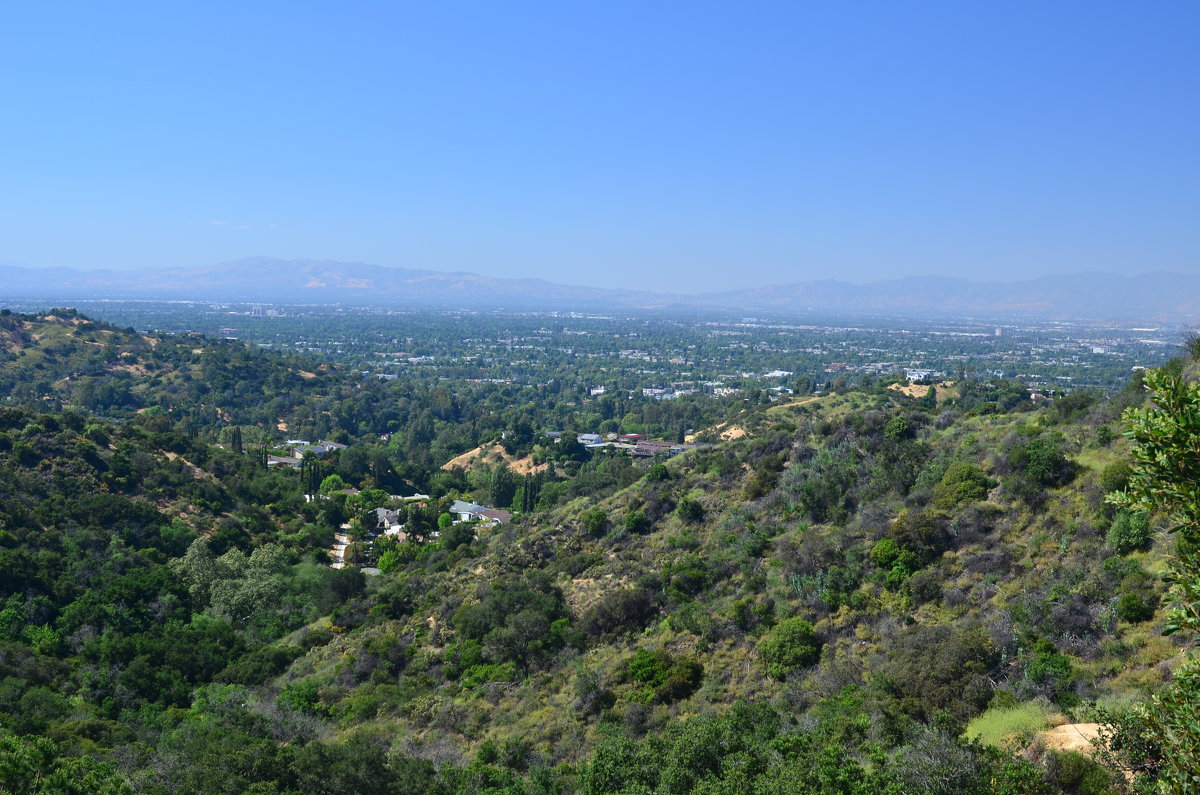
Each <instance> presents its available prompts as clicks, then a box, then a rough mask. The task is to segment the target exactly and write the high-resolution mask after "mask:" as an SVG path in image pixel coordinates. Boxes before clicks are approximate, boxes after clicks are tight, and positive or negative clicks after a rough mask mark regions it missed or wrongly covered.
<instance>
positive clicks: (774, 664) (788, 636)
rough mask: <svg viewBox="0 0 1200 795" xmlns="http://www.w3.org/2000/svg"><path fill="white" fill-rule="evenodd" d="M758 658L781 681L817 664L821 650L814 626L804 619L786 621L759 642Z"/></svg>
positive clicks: (777, 625) (788, 619)
mask: <svg viewBox="0 0 1200 795" xmlns="http://www.w3.org/2000/svg"><path fill="white" fill-rule="evenodd" d="M758 655H759V657H761V658H762V660H763V662H764V663H766V666H767V673H769V674H770V675H771V676H773V677H775V678H777V679H779V678H782V677H783V676H785V675H787V673H788V672H789V671H794V670H796V669H797V668H806V667H808V666H810V665H812V664H814V663H815V662H816V661H817V659H818V658H819V657H820V656H821V647H820V644H819V643H818V642H817V638H816V635H815V634H814V632H813V627H812V624H810V623H808V622H807V621H805V620H804V619H802V618H785V619H784V620H783V621H780V622H779V623H778V624H776V625H775V627H774V628H772V629H771V631H770V632H768V633H767V634H766V635H764V636H763V638H762V640H760V641H759V643H758Z"/></svg>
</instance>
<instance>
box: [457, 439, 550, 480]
mask: <svg viewBox="0 0 1200 795" xmlns="http://www.w3.org/2000/svg"><path fill="white" fill-rule="evenodd" d="M480 459H489V460H492V461H495V460H499V461H503V462H504V464H505V465H506V466H507V467H508V468H509V469H511V470H512V471H513V473H514V474H517V475H532V474H535V473H537V472H545V471H546V470H547V469H549V468H550V465H549V464H534V463H533V458H532V457H530V456H526V457H525V458H513V457H512V456H511V455H509V454H508V453H506V452H505V451H504V448H503V447H501V446H500V445H498V444H494V445H492V446H491V447H487V448H485V447H482V446H480V447H476V448H475V449H474V450H468V451H467V452H465V453H463V454H462V455H458V456H455V457H454V458H451V459H450V460H449V461H447V462H446V463H444V464H442V469H445V470H451V469H454V468H455V467H459V468H460V469H470V468H471V467H472V465H474V464H475V462H476V461H479V460H480Z"/></svg>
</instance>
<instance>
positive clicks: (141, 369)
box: [112, 364, 150, 376]
mask: <svg viewBox="0 0 1200 795" xmlns="http://www.w3.org/2000/svg"><path fill="white" fill-rule="evenodd" d="M112 369H113V370H117V371H119V372H122V373H129V374H130V375H139V376H140V375H149V373H150V371H149V370H147V369H146V368H145V366H143V365H140V364H115V365H113V366H112Z"/></svg>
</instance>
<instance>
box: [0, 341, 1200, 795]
mask: <svg viewBox="0 0 1200 795" xmlns="http://www.w3.org/2000/svg"><path fill="white" fill-rule="evenodd" d="M23 322H24V321H23ZM69 325H70V327H71V328H75V329H79V328H80V326H76V325H73V324H69ZM114 333H116V332H114ZM162 344H163V343H160V344H159V347H161V346H162ZM255 355H256V356H264V357H265V358H264V362H265V364H264V366H266V367H269V368H274V369H279V370H280V371H281V372H282V371H283V370H286V368H287V366H288V365H287V362H286V361H285V360H282V359H276V358H273V357H272V356H269V355H265V354H255ZM20 358H22V357H20V356H18V359H20ZM10 364H12V362H10ZM34 369H35V370H37V368H34ZM148 369H149V368H148ZM39 372H40V371H39ZM175 372H178V371H175ZM139 377H141V376H139ZM297 377H299V378H301V379H303V380H304V381H305V382H309V381H311V380H312V379H308V378H305V377H304V376H297ZM329 377H330V379H331V383H332V382H333V380H335V379H336V378H337V377H338V376H337V374H336V373H331V374H330V376H329ZM235 381H236V382H237V383H240V380H238V379H235ZM139 383H141V382H139V381H135V386H136V385H137V384H139ZM347 389H348V391H347V396H348V397H347V399H348V400H354V399H355V398H354V394H355V392H354V389H353V387H351V386H348V387H347ZM162 391H169V390H162ZM154 393H155V394H159V393H160V390H158V389H157V388H156V389H155V390H154ZM331 394H332V393H331ZM1028 398H1029V396H1028V393H1027V392H1023V391H1022V390H1021V388H1020V386H1019V385H1016V384H1014V383H1011V382H1000V383H996V384H985V383H976V382H971V383H966V384H962V385H960V387H959V389H958V390H957V396H956V397H954V398H952V399H947V400H944V401H943V402H942V403H940V404H937V403H935V402H934V401H932V400H921V399H919V398H911V397H908V396H906V395H903V394H901V393H899V392H896V391H893V390H887V389H867V390H862V391H852V392H848V393H846V394H842V395H834V396H827V397H823V398H821V399H819V400H816V401H808V402H804V403H799V402H797V403H794V404H783V405H780V404H776V405H773V406H748V407H747V408H746V409H745V411H744V413H743V414H742V415H740V416H737V417H731V418H729V419H730V420H731V421H733V422H735V423H736V424H737V425H738V426H739V427H742V428H745V429H746V431H747V435H746V436H745V437H743V438H740V439H736V440H733V441H727V442H718V443H715V444H712V445H711V446H709V447H706V448H703V449H698V450H692V451H689V452H687V453H685V454H684V455H682V456H679V457H677V458H675V459H673V460H671V461H669V462H666V463H661V462H660V463H655V464H652V465H648V466H645V467H643V468H631V465H629V464H626V463H620V464H618V463H616V460H615V459H614V461H613V462H590V463H586V464H582V465H580V466H578V467H576V468H575V469H573V470H572V471H573V475H572V477H573V478H574V480H567V481H564V482H563V483H564V485H562V486H559V487H557V490H556V491H555V498H554V499H553V500H548V501H547V502H545V503H543V504H542V507H541V508H540V509H538V510H533V511H530V512H527V513H525V514H524V515H522V516H520V517H519V518H518V519H517V521H515V522H514V523H512V524H509V525H503V526H500V527H498V528H495V529H480V530H479V532H478V537H477V538H476V537H475V533H474V532H473V531H470V530H467V531H465V532H464V530H463V528H462V527H461V526H458V525H455V526H454V529H451V528H449V527H447V526H446V525H443V526H442V531H443V532H442V533H441V534H440V535H439V536H436V537H432V538H431V540H428V541H424V542H420V543H418V542H416V541H406V542H399V543H398V542H396V541H394V540H390V539H385V538H383V537H381V538H379V539H378V540H376V541H375V549H374V550H373V552H374V554H376V555H377V557H378V560H379V566H380V568H381V569H382V570H383V571H382V573H380V574H378V575H375V576H370V577H368V576H364V575H363V574H362V573H361V572H360V571H358V570H357V569H353V568H350V569H343V570H333V569H331V568H329V567H328V565H327V558H326V553H325V550H326V549H327V548H328V546H329V544H330V542H331V540H332V535H333V532H334V530H335V528H337V526H338V525H339V524H341V523H343V522H346V521H349V522H350V523H351V526H352V527H354V528H358V527H360V524H359V523H360V522H361V521H362V519H363V514H364V512H365V511H366V510H368V509H369V508H371V507H374V506H373V505H371V504H368V503H369V500H370V499H372V498H373V496H372V495H373V494H382V496H383V497H384V498H386V492H374V491H372V489H371V488H370V487H371V486H373V485H377V484H376V483H375V480H374V479H375V478H376V475H377V472H378V471H377V470H372V468H371V467H369V466H363V467H361V468H354V469H342V470H341V471H342V472H343V474H344V477H345V478H346V481H347V482H348V483H350V484H352V485H357V486H360V487H362V489H363V491H362V494H360V495H352V496H351V497H346V496H344V495H337V494H331V493H328V492H326V493H318V494H310V495H309V497H310V498H306V496H305V492H308V491H311V490H310V489H309V488H308V485H307V484H306V482H305V480H304V479H303V478H304V476H303V475H302V474H301V473H297V472H290V471H267V470H266V469H265V468H264V467H263V465H262V459H261V457H260V456H259V455H258V454H257V453H256V452H255V451H253V450H243V451H241V452H238V451H235V450H233V449H222V448H217V447H214V446H213V444H212V443H211V442H212V439H213V437H211V436H209V435H208V434H207V433H206V432H205V431H204V430H203V428H196V427H190V426H188V425H187V424H186V422H175V421H173V420H171V419H169V417H170V413H169V412H168V413H167V415H168V419H155V417H154V416H153V413H152V412H143V413H142V414H137V413H133V414H131V415H129V417H128V419H129V421H127V422H125V423H123V424H112V423H110V422H106V421H102V420H98V419H96V418H94V417H88V416H86V415H85V414H84V413H82V410H75V409H69V410H63V411H60V410H55V411H50V412H39V411H33V410H29V409H22V408H5V409H0V517H2V520H3V527H2V532H0V548H2V549H0V558H2V559H3V566H0V598H3V599H4V608H3V610H2V611H0V634H2V639H0V651H2V653H0V668H2V669H3V671H2V674H0V676H2V678H0V723H2V724H3V727H4V732H5V733H4V734H3V735H2V736H0V744H2V746H3V747H2V748H0V753H2V754H3V755H4V759H5V760H6V764H7V766H6V767H4V768H3V771H4V772H3V773H2V775H3V776H4V778H3V786H5V787H8V788H12V789H19V788H20V787H25V788H26V789H27V790H28V789H29V784H28V782H29V781H35V780H36V781H50V780H53V781H57V782H65V783H61V785H57V784H56V785H55V786H57V787H58V790H57V791H72V788H74V791H101V790H102V789H103V788H104V787H109V788H110V789H112V791H121V790H122V789H123V788H132V789H133V790H134V791H139V792H245V791H260V792H374V791H379V792H512V793H518V792H530V793H533V792H547V793H549V792H564V793H565V792H586V793H600V792H650V791H653V792H681V793H682V792H714V793H715V792H721V793H743V792H744V793H769V792H781V793H782V792H822V793H825V792H828V793H834V792H837V793H841V792H847V793H849V792H854V793H859V792H861V793H867V792H872V793H874V792H897V793H901V792H904V793H907V792H945V793H952V792H981V793H982V792H988V793H993V792H1010V793H1024V792H1059V791H1062V792H1106V791H1114V792H1115V791H1119V790H1120V788H1121V787H1123V786H1125V784H1124V783H1123V779H1122V778H1121V777H1119V776H1116V775H1113V774H1111V773H1110V772H1108V771H1106V770H1104V769H1102V768H1100V767H1099V766H1097V765H1095V764H1094V763H1092V762H1090V761H1089V760H1088V759H1087V758H1085V757H1083V756H1080V755H1072V754H1070V753H1056V752H1054V751H1050V750H1045V749H1043V748H1041V747H1040V746H1039V744H1038V742H1037V740H1036V737H1035V735H1036V732H1037V731H1038V730H1039V729H1040V728H1042V727H1044V726H1047V725H1049V724H1050V723H1051V722H1054V721H1056V720H1065V719H1066V718H1065V717H1064V718H1056V717H1055V716H1056V715H1062V716H1067V715H1078V716H1086V714H1087V713H1086V711H1085V707H1086V705H1087V704H1088V703H1090V702H1099V703H1100V704H1102V705H1103V706H1105V707H1107V708H1109V709H1111V710H1114V711H1116V712H1118V713H1119V712H1120V711H1121V710H1122V709H1124V708H1125V707H1127V706H1128V705H1129V704H1130V703H1132V702H1134V701H1137V700H1140V699H1143V698H1145V697H1146V696H1147V695H1148V694H1149V693H1151V692H1153V691H1155V690H1156V689H1157V688H1158V687H1159V686H1160V685H1161V683H1162V682H1163V680H1164V677H1165V676H1166V674H1167V673H1168V672H1169V670H1170V669H1171V668H1172V667H1173V666H1174V665H1175V663H1176V662H1177V661H1178V660H1179V658H1180V653H1179V648H1178V646H1177V645H1176V644H1175V643H1174V642H1173V641H1171V640H1170V639H1167V638H1163V637H1161V636H1160V634H1159V626H1160V624H1161V611H1160V609H1159V601H1160V598H1161V594H1162V585H1161V583H1159V582H1158V580H1157V578H1156V576H1155V572H1157V571H1158V569H1159V568H1161V560H1162V556H1163V555H1164V553H1165V552H1166V551H1167V549H1168V543H1169V542H1168V540H1167V539H1166V538H1165V537H1164V536H1163V535H1162V534H1160V533H1157V532H1156V527H1157V525H1156V520H1153V519H1150V518H1147V517H1144V516H1140V515H1138V514H1134V513H1129V512H1127V511H1124V510H1121V511H1118V510H1115V509H1113V508H1112V507H1109V506H1107V505H1106V504H1105V503H1104V500H1103V495H1104V494H1105V493H1106V492H1108V491H1112V490H1114V489H1120V488H1122V487H1123V486H1124V484H1125V482H1126V480H1127V479H1128V477H1129V470H1128V466H1127V465H1126V464H1125V463H1124V460H1125V459H1126V458H1127V450H1126V448H1125V445H1126V442H1125V441H1124V440H1123V439H1122V438H1121V437H1120V436H1119V431H1120V426H1119V423H1118V415H1119V413H1120V411H1121V409H1122V408H1124V407H1126V406H1129V405H1134V404H1137V403H1138V402H1140V400H1141V399H1142V392H1141V390H1140V388H1139V387H1138V385H1137V384H1133V385H1131V387H1130V388H1129V389H1128V390H1126V391H1125V392H1123V393H1121V394H1119V395H1117V396H1115V397H1114V398H1112V399H1111V400H1105V399H1097V398H1093V397H1090V396H1087V395H1073V396H1069V397H1067V398H1063V399H1060V400H1059V401H1058V402H1056V403H1053V404H1051V403H1049V402H1044V401H1043V402H1040V403H1035V402H1032V401H1030V400H1029V399H1028ZM306 399H307V398H306ZM327 399H328V400H329V401H330V402H329V403H328V408H327V409H326V410H328V411H330V412H331V414H334V415H336V414H337V413H338V412H339V411H342V410H344V407H343V406H342V404H341V403H339V402H338V401H337V398H336V395H334V396H327ZM416 399H417V398H415V397H414V400H416ZM421 399H422V400H423V399H424V398H421ZM458 399H459V398H457V397H455V396H451V402H453V401H455V400H458ZM420 408H421V410H426V409H429V410H432V409H430V407H428V406H424V405H422V406H421V407H420ZM146 414H151V416H150V417H146ZM370 435H371V434H370V433H369V432H368V431H366V430H364V437H363V439H364V440H363V442H362V443H363V444H367V443H368V441H369V438H367V437H370ZM370 443H371V444H376V445H379V444H380V443H379V441H378V440H377V439H376V440H375V441H373V442H370ZM351 449H354V448H353V447H352V448H351ZM379 452H381V453H384V454H385V458H387V459H388V460H391V461H393V462H394V463H395V465H396V466H403V465H404V461H402V460H401V459H400V456H401V451H399V450H396V449H395V448H391V449H390V450H388V449H385V448H381V449H380V450H379ZM389 457H390V458H389ZM368 458H369V456H368ZM340 466H341V464H340V463H336V464H335V463H331V464H330V468H331V469H338V468H339V467H340ZM368 478H370V479H371V480H368ZM573 482H579V483H587V484H589V485H588V488H587V489H579V488H576V489H571V488H569V485H570V484H571V483H573ZM461 485H462V486H463V487H467V486H469V485H470V484H466V483H463V484H461ZM443 486H446V487H447V488H448V489H453V484H452V483H447V482H443ZM451 493H453V492H452V491H451ZM437 496H438V497H440V496H441V495H437ZM446 496H450V494H447V495H446ZM443 506H444V502H439V501H438V499H436V498H431V499H430V501H429V503H428V504H427V505H426V506H425V507H424V508H413V509H412V511H413V513H414V515H419V516H420V517H421V518H420V520H419V521H420V522H425V523H428V525H429V526H431V527H432V526H434V525H436V523H437V522H436V520H437V514H438V513H439V512H440V511H441V510H442V508H443ZM364 537H366V536H365V534H364ZM1073 711H1074V712H1073ZM1014 716H1021V717H1022V718H1023V720H1024V722H1023V723H1020V724H1019V725H1018V724H1016V723H1014ZM975 737H978V738H982V739H981V740H976V739H972V738H975ZM985 741H986V742H985ZM39 775H40V776H42V778H41V779H38V778H37V776H39ZM47 776H50V777H53V776H58V778H53V779H51V778H47ZM20 782H25V783H20ZM105 782H106V783H105ZM37 786H40V787H42V790H45V791H49V790H50V789H53V788H52V787H50V785H49V784H45V785H43V784H38V785H37ZM30 791H40V790H38V789H37V787H36V786H35V787H34V788H33V789H32V790H30Z"/></svg>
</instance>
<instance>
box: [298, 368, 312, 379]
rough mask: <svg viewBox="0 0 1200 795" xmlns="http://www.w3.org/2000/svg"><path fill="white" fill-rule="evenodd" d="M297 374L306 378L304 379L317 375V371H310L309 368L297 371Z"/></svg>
mask: <svg viewBox="0 0 1200 795" xmlns="http://www.w3.org/2000/svg"><path fill="white" fill-rule="evenodd" d="M297 375H299V376H300V377H301V378H304V379H309V378H316V377H317V374H316V373H310V372H309V371H308V370H300V371H298V372H297Z"/></svg>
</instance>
